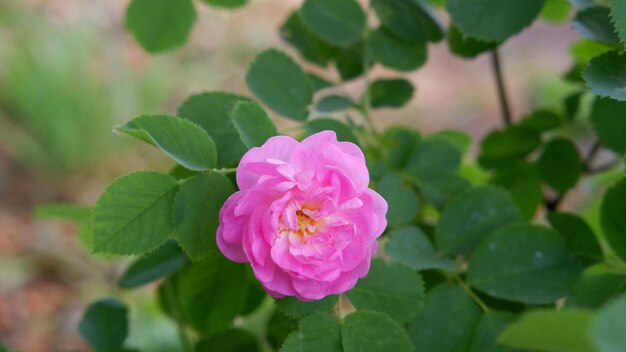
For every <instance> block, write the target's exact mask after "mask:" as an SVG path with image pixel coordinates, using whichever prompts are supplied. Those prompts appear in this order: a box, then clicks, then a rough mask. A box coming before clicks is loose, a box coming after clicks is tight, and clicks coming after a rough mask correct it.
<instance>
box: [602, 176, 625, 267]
mask: <svg viewBox="0 0 626 352" xmlns="http://www.w3.org/2000/svg"><path fill="white" fill-rule="evenodd" d="M625 204H626V179H622V180H621V181H619V182H618V183H617V184H616V185H614V186H613V187H611V188H609V190H608V191H606V193H605V194H604V199H603V200H602V210H601V212H600V216H601V222H602V231H603V232H604V237H605V238H606V240H607V241H608V242H609V245H610V246H611V248H612V249H613V251H614V252H615V254H617V256H618V257H620V258H621V259H622V260H626V206H624V205H625Z"/></svg>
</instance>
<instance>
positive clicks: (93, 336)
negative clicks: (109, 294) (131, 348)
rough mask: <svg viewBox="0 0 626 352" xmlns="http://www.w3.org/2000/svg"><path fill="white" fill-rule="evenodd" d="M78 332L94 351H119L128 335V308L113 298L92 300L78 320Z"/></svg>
mask: <svg viewBox="0 0 626 352" xmlns="http://www.w3.org/2000/svg"><path fill="white" fill-rule="evenodd" d="M78 332H79V333H80V336H82V338H83V339H85V340H86V341H87V342H88V343H89V345H90V346H91V347H92V348H93V349H94V350H95V351H96V352H109V351H121V350H122V345H123V344H124V340H126V336H128V309H127V308H126V306H124V304H123V303H122V302H120V301H118V300H117V299H114V298H107V299H102V300H99V301H97V302H94V303H92V304H91V305H90V306H89V308H87V311H85V314H84V315H83V317H82V319H81V320H80V323H79V325H78Z"/></svg>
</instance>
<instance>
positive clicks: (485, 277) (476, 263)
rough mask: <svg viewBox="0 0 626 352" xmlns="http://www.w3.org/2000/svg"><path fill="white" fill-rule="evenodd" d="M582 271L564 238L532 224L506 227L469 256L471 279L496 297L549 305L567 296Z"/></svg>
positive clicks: (478, 287)
mask: <svg viewBox="0 0 626 352" xmlns="http://www.w3.org/2000/svg"><path fill="white" fill-rule="evenodd" d="M580 272H581V268H580V264H579V263H578V261H577V259H576V258H575V257H574V255H573V254H572V253H571V252H570V250H569V248H568V247H567V244H566V243H565V240H563V239H562V238H561V237H560V236H559V235H558V233H556V232H554V231H553V230H550V229H547V228H544V227H539V226H533V225H529V224H514V225H509V226H507V227H503V228H501V229H499V230H497V231H495V232H494V233H493V234H491V235H490V236H488V237H487V238H485V239H484V240H483V241H482V242H481V244H480V245H479V246H478V247H477V248H476V251H475V252H474V254H473V255H472V257H471V258H470V262H469V270H468V276H467V279H468V282H469V283H470V284H471V285H472V286H473V287H475V288H476V289H478V290H480V291H483V292H485V293H487V294H489V295H491V296H493V297H496V298H501V299H507V300H512V301H518V302H524V303H529V304H549V303H552V302H554V301H556V300H557V299H559V298H561V297H565V296H566V295H567V294H568V292H569V290H570V288H571V287H572V285H573V284H574V282H575V281H576V280H577V279H578V277H579V274H580Z"/></svg>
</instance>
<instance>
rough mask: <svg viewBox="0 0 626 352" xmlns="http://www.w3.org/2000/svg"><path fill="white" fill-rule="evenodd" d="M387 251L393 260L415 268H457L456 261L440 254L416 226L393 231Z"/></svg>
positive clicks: (386, 246)
mask: <svg viewBox="0 0 626 352" xmlns="http://www.w3.org/2000/svg"><path fill="white" fill-rule="evenodd" d="M385 253H386V254H387V255H388V256H389V258H391V259H392V260H395V261H398V262H401V263H405V264H407V265H409V266H411V267H412V268H413V269H415V270H425V269H442V270H447V271H454V270H455V269H456V264H455V263H454V261H453V260H451V259H448V258H442V257H441V256H439V255H438V254H437V253H436V252H435V248H434V247H433V245H432V243H431V242H430V240H429V239H428V237H427V236H426V234H424V232H422V230H420V229H419V228H418V227H415V226H407V227H403V228H400V229H397V230H394V231H392V232H391V234H390V236H389V240H388V241H387V243H386V244H385Z"/></svg>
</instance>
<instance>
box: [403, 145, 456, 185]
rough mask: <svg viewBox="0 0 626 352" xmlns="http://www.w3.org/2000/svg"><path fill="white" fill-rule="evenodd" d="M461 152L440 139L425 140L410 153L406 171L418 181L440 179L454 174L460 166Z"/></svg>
mask: <svg viewBox="0 0 626 352" xmlns="http://www.w3.org/2000/svg"><path fill="white" fill-rule="evenodd" d="M461 158H462V155H461V152H460V151H459V150H458V149H457V148H455V147H454V146H453V145H452V144H450V143H448V142H446V141H443V140H440V139H436V138H435V139H427V140H424V141H423V142H422V143H420V144H418V145H417V147H416V148H415V149H414V150H413V152H412V153H411V156H410V158H409V161H408V163H407V165H406V170H407V171H408V172H409V173H410V174H411V175H413V176H415V177H417V178H418V179H420V180H430V179H435V178H440V177H442V176H445V175H451V174H453V173H455V172H456V171H457V170H458V168H459V166H460V165H461Z"/></svg>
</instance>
